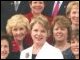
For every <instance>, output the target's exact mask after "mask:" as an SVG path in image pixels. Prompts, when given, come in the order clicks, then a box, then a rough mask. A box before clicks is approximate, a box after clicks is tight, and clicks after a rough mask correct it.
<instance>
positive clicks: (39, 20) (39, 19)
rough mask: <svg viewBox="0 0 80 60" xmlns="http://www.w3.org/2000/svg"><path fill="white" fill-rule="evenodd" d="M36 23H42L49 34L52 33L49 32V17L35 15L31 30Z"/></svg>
mask: <svg viewBox="0 0 80 60" xmlns="http://www.w3.org/2000/svg"><path fill="white" fill-rule="evenodd" d="M36 23H40V24H42V26H43V27H44V28H45V29H46V30H47V32H48V35H49V34H50V32H49V26H50V24H49V22H48V19H47V18H46V17H45V16H43V15H39V16H38V17H34V18H33V19H32V20H31V23H30V27H31V30H32V28H33V26H34V24H36Z"/></svg>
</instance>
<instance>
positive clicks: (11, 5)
mask: <svg viewBox="0 0 80 60" xmlns="http://www.w3.org/2000/svg"><path fill="white" fill-rule="evenodd" d="M29 11H30V8H29V5H28V2H27V1H1V30H2V31H6V24H7V20H8V19H9V18H10V17H11V16H13V15H15V14H25V13H28V12H29Z"/></svg>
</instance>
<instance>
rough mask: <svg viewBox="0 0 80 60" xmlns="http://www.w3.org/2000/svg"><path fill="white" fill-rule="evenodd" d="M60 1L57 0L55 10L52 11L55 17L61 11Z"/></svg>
mask: <svg viewBox="0 0 80 60" xmlns="http://www.w3.org/2000/svg"><path fill="white" fill-rule="evenodd" d="M59 3H60V2H59V1H57V3H56V5H55V7H54V9H53V11H52V16H53V17H55V16H56V15H57V14H58V12H59Z"/></svg>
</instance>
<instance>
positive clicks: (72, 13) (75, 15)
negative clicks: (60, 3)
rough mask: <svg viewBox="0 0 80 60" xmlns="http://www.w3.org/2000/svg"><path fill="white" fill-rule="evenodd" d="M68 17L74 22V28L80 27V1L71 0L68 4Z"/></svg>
mask: <svg viewBox="0 0 80 60" xmlns="http://www.w3.org/2000/svg"><path fill="white" fill-rule="evenodd" d="M66 17H67V18H69V19H70V20H71V22H72V25H71V26H72V30H76V29H79V1H71V2H70V3H69V4H68V6H67V9H66Z"/></svg>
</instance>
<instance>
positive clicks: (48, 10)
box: [43, 1, 70, 16]
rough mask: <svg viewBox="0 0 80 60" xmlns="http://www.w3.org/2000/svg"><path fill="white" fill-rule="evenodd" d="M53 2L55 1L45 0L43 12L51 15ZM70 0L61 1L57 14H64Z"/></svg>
mask: <svg viewBox="0 0 80 60" xmlns="http://www.w3.org/2000/svg"><path fill="white" fill-rule="evenodd" d="M54 2H55V1H47V2H46V5H47V6H46V7H45V9H44V11H43V13H44V14H46V15H49V16H51V15H52V10H53V6H54ZM69 2H70V1H63V3H62V5H61V7H60V9H59V13H58V15H65V11H66V7H67V5H68V3H69Z"/></svg>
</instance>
